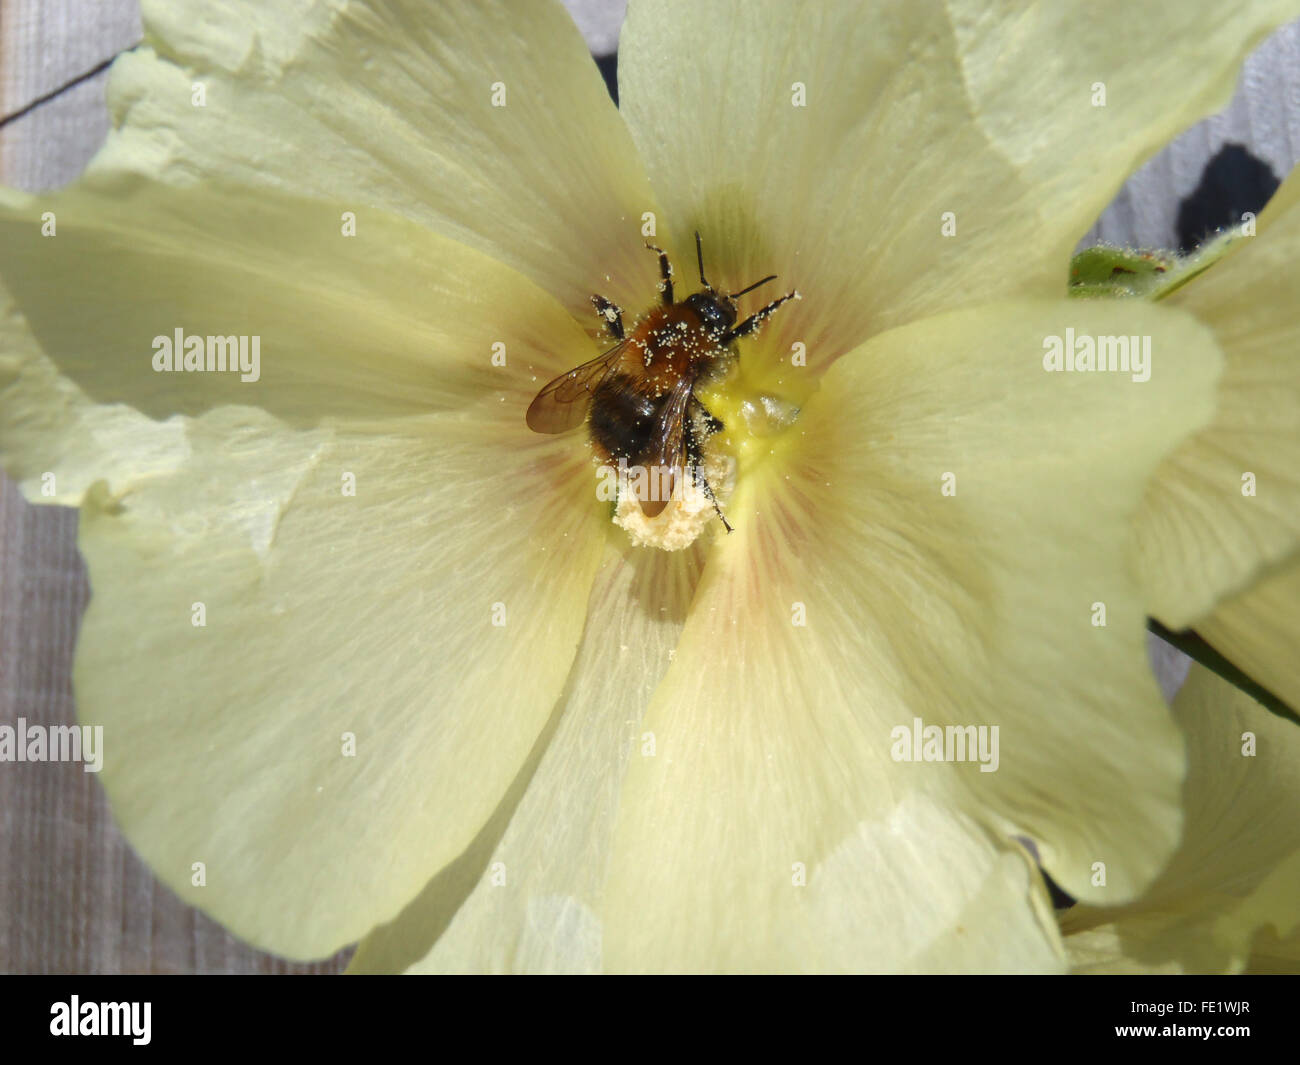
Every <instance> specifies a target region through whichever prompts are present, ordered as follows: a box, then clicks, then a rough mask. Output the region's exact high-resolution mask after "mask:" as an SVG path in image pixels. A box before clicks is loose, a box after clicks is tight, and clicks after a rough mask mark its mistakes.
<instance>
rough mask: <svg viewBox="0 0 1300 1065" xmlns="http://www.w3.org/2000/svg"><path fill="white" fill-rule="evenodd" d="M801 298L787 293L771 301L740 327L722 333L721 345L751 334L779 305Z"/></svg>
mask: <svg viewBox="0 0 1300 1065" xmlns="http://www.w3.org/2000/svg"><path fill="white" fill-rule="evenodd" d="M802 298H803V297H802V296H800V295H799V293H798V292H787V293H786V294H785V295H784V296H782V297H781V298H780V299H779V300H773V301H772V302H771V303H769V304H768V305H767V306H766V307H764V308H763V309H762V310H761V311H755V312H754V313H753V314H751V315H750V316H749V317H748V318H746V319H745V320H744V321H743V322H741V323H740V325H737V326H733V327H732V328H731V329H729V330H727V332H725V333H723V334H722V340H721V343H723V344H729V343H731V341H733V340H735V339H736V338H737V337H743V336H747V335H748V334H750V333H752V332H753V331H754V330H755V329H757V328H758V327H759V326H760V325H762V324H763V322H764V321H765V320H766V319H767V318H768V317H769V316H770V315H771V313H772V312H773V311H775V310H776V309H777V308H778V307H779V306H781V304H783V303H784V302H785V301H786V300H797V299H802Z"/></svg>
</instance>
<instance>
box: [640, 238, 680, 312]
mask: <svg viewBox="0 0 1300 1065" xmlns="http://www.w3.org/2000/svg"><path fill="white" fill-rule="evenodd" d="M646 247H647V248H649V249H650V250H651V251H655V252H658V253H659V278H660V281H659V291H660V293H661V294H662V296H663V305H664V306H665V307H671V306H672V305H673V267H672V264H671V263H670V262H669V261H668V253H667V252H666V251H664V250H663V248H659V247H656V246H655V245H653V244H647V245H646Z"/></svg>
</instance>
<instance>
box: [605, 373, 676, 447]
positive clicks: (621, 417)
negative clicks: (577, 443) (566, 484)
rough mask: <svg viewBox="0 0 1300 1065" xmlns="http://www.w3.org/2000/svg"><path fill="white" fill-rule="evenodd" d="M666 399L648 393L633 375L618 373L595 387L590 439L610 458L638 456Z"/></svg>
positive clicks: (647, 441)
mask: <svg viewBox="0 0 1300 1065" xmlns="http://www.w3.org/2000/svg"><path fill="white" fill-rule="evenodd" d="M663 403H664V400H663V399H657V398H655V397H653V396H647V395H645V393H643V392H640V391H638V390H637V388H636V383H635V382H634V381H633V380H632V378H630V377H628V376H626V375H624V374H617V375H615V376H612V377H610V378H608V379H607V380H606V381H604V382H603V383H602V384H601V385H600V387H599V388H597V389H596V393H595V395H593V396H592V400H591V418H590V428H591V439H592V441H593V442H594V443H595V444H596V446H597V447H598V448H601V449H602V450H604V451H605V452H607V453H608V455H609V456H610V458H613V459H618V458H625V459H627V460H629V461H630V462H633V461H635V460H636V459H637V458H639V457H640V456H641V455H642V454H643V453H644V452H645V450H646V447H647V446H648V445H649V443H650V438H651V436H652V434H653V433H654V428H655V421H656V419H657V417H658V415H659V408H660V407H662V406H663Z"/></svg>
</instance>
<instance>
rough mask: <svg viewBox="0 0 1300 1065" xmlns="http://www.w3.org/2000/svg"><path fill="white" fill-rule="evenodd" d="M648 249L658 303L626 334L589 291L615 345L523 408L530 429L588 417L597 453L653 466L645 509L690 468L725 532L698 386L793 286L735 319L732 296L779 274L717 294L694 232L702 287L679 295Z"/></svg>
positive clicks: (573, 424) (668, 270)
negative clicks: (707, 458)
mask: <svg viewBox="0 0 1300 1065" xmlns="http://www.w3.org/2000/svg"><path fill="white" fill-rule="evenodd" d="M646 247H647V248H648V249H649V250H651V251H653V252H656V253H657V254H658V256H659V272H660V276H661V278H662V280H661V283H660V292H661V302H660V305H659V306H657V307H654V308H652V309H651V310H650V312H649V313H648V314H646V315H645V316H644V317H643V318H642V319H641V320H640V321H639V322H637V324H636V326H635V328H634V329H633V331H632V332H631V333H630V334H626V335H625V333H624V329H623V312H622V310H621V309H620V308H619V307H616V306H615V305H614V304H613V303H611V302H610V301H609V300H607V299H605V298H604V297H603V296H592V297H591V301H592V303H593V304H594V305H595V307H596V311H597V312H598V313H599V314H600V315H601V317H602V318H604V320H605V323H606V325H607V327H608V329H609V332H610V334H611V335H612V336H613V338H614V340H615V341H616V343H615V344H614V346H613V347H612V348H610V349H609V350H608V351H606V352H604V353H603V354H601V355H598V356H597V357H596V358H594V359H592V360H591V361H590V362H586V363H583V364H582V365H581V366H578V367H577V368H575V369H573V370H570V371H569V372H568V373H564V374H561V375H560V376H559V377H557V378H555V380H553V381H551V382H550V383H549V384H547V385H546V387H544V388H543V389H542V390H541V391H540V392H538V393H537V397H536V398H535V399H534V400H533V402H532V403H531V404H530V405H529V407H528V415H527V420H528V427H529V428H530V429H532V430H533V431H534V432H537V433H564V432H568V431H569V430H571V429H575V428H577V427H578V426H579V425H581V424H582V423H583V421H584V420H585V421H587V423H588V430H589V432H590V435H591V443H592V448H593V450H594V451H595V452H596V454H597V455H598V456H599V457H600V458H601V459H602V460H604V461H605V462H607V463H617V464H618V465H619V466H620V469H625V468H627V467H640V468H642V469H644V470H647V471H649V474H650V475H649V476H648V477H646V478H644V479H640V480H639V483H638V490H637V493H636V498H637V502H638V503H639V505H640V507H641V511H642V513H644V514H645V516H646V517H648V518H653V517H655V516H656V515H658V514H659V513H660V512H661V511H663V509H664V508H665V507H666V506H667V505H668V502H669V500H670V499H671V498H672V495H673V490H674V488H675V486H676V485H677V483H678V482H679V481H681V480H683V478H684V477H686V476H689V477H690V479H691V480H692V482H693V483H695V484H696V485H697V486H698V487H699V488H700V490H701V491H702V492H703V493H704V495H705V496H706V497H707V499H708V500H709V501H710V502H711V503H712V504H713V508H714V510H716V511H717V514H718V517H719V519H720V520H721V521H722V524H723V526H724V527H725V528H726V530H727V531H728V532H730V531H731V525H730V524H729V523H728V522H727V519H726V518H725V517H724V516H723V514H722V509H721V507H720V506H719V505H718V500H717V497H716V496H715V495H714V492H713V489H712V487H711V486H710V485H709V482H708V481H707V479H706V478H705V476H704V471H703V466H702V462H703V443H704V440H705V439H707V438H708V436H709V435H711V434H712V433H715V432H717V431H718V430H720V429H722V428H723V425H722V423H721V422H720V421H718V419H717V418H715V417H713V415H712V414H710V413H709V411H708V410H707V409H706V408H705V406H704V404H703V403H702V402H701V401H700V400H699V399H698V398H697V397H696V395H695V386H696V384H697V383H698V382H699V381H700V380H701V379H704V378H706V377H708V376H710V375H711V374H712V373H713V372H714V370H715V369H716V368H717V367H718V365H719V362H720V360H724V359H728V358H732V357H735V350H734V348H733V345H734V343H735V341H736V340H738V339H740V338H741V337H743V336H747V335H748V334H750V333H753V332H754V331H755V330H756V329H757V328H758V327H759V326H760V325H761V324H762V323H763V321H764V320H765V319H767V318H768V317H769V316H770V315H771V314H772V313H773V312H774V311H775V310H776V309H777V308H778V307H780V306H781V305H782V304H783V303H785V302H786V301H787V300H791V299H799V293H798V292H789V293H787V294H786V295H784V296H781V297H780V298H778V299H775V300H773V301H772V302H771V303H769V304H767V305H766V306H765V307H763V308H761V309H760V310H758V311H756V312H755V313H753V314H751V315H750V316H749V317H748V318H746V319H745V320H744V321H742V322H740V323H739V324H737V323H736V319H737V317H738V313H737V308H736V302H735V301H736V299H737V298H738V297H740V296H743V295H745V294H746V293H748V292H752V291H753V290H754V289H756V288H758V287H759V286H760V285H765V284H767V283H768V282H769V281H774V280H776V275H775V274H772V275H770V276H768V277H765V278H763V279H761V280H759V281H755V282H754V283H753V284H752V285H749V286H748V287H747V288H743V289H741V290H740V291H738V292H728V293H723V292H718V291H717V290H716V289H714V287H713V286H712V285H710V284H709V282H708V281H707V280H706V278H705V276H704V251H703V247H702V245H701V241H700V235H699V233H696V234H695V254H696V258H697V260H698V263H699V268H700V286H701V288H700V291H698V292H695V293H692V294H691V295H690V296H687V297H686V299H684V300H682V301H681V302H680V303H678V302H675V301H674V299H673V281H672V266H671V265H670V264H669V261H668V255H667V253H665V252H664V251H663V249H661V248H658V247H655V246H654V245H653V244H647V245H646ZM588 415H590V416H589V417H588Z"/></svg>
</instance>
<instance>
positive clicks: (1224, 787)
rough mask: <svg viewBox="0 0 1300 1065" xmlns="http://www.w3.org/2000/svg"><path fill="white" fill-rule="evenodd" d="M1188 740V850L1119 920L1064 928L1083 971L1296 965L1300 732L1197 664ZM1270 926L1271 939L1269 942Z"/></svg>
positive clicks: (1182, 717)
mask: <svg viewBox="0 0 1300 1065" xmlns="http://www.w3.org/2000/svg"><path fill="white" fill-rule="evenodd" d="M1174 714H1175V716H1176V717H1177V719H1178V723H1179V725H1180V726H1181V727H1182V728H1183V731H1184V732H1185V734H1186V736H1187V761H1188V767H1189V768H1188V774H1187V782H1186V784H1185V785H1184V788H1183V794H1184V803H1185V804H1186V808H1187V820H1186V828H1185V830H1184V834H1183V841H1182V843H1181V845H1180V846H1179V848H1178V850H1177V851H1176V852H1175V854H1174V856H1173V858H1172V860H1171V861H1170V863H1169V866H1168V868H1167V869H1165V871H1164V872H1163V873H1162V874H1161V875H1160V877H1159V878H1158V879H1157V880H1156V882H1155V883H1154V884H1152V886H1151V889H1150V890H1149V891H1148V892H1147V893H1146V894H1145V895H1143V896H1142V897H1141V898H1139V899H1136V900H1135V901H1133V902H1132V903H1131V904H1130V905H1128V906H1125V907H1121V908H1119V909H1106V908H1100V907H1095V906H1086V905H1080V906H1075V907H1073V908H1072V909H1070V910H1069V911H1068V912H1066V913H1065V914H1063V915H1062V917H1061V926H1062V929H1063V930H1064V931H1065V933H1066V937H1067V938H1066V945H1067V948H1068V950H1069V952H1070V955H1071V958H1072V961H1073V964H1074V965H1075V966H1076V968H1081V969H1089V970H1094V971H1097V970H1111V971H1114V970H1120V971H1153V970H1154V971H1162V972H1240V971H1241V970H1242V969H1244V968H1246V967H1247V966H1248V965H1249V966H1250V967H1252V968H1254V967H1255V966H1256V959H1255V957H1254V955H1255V952H1256V949H1258V950H1259V953H1260V955H1261V956H1260V957H1259V959H1258V962H1259V965H1260V967H1262V968H1270V967H1274V966H1275V965H1276V964H1277V963H1278V962H1280V961H1289V962H1290V966H1291V969H1292V971H1294V968H1295V965H1296V964H1297V963H1300V818H1298V817H1297V816H1296V814H1297V810H1298V809H1300V729H1298V728H1296V726H1295V724H1294V723H1293V722H1290V721H1287V720H1286V719H1284V718H1280V717H1277V716H1275V715H1273V714H1270V713H1269V712H1268V711H1266V710H1265V709H1264V708H1263V707H1261V706H1259V705H1258V704H1257V703H1255V702H1254V701H1253V700H1252V699H1251V698H1250V697H1249V696H1247V695H1245V694H1244V693H1243V692H1241V691H1239V690H1238V689H1236V688H1234V687H1232V685H1230V684H1228V683H1227V682H1226V681H1223V680H1220V679H1219V678H1218V677H1216V676H1215V675H1214V674H1213V673H1211V672H1210V671H1209V670H1207V669H1205V668H1203V667H1202V666H1197V665H1194V666H1193V667H1192V671H1191V673H1190V674H1189V675H1188V678H1187V682H1186V684H1184V685H1183V688H1182V690H1181V691H1180V692H1179V693H1178V697H1177V698H1176V699H1175V701H1174ZM1267 927H1271V930H1272V933H1273V935H1272V937H1268V936H1261V932H1263V931H1264V929H1265V928H1267Z"/></svg>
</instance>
